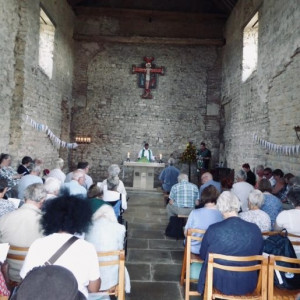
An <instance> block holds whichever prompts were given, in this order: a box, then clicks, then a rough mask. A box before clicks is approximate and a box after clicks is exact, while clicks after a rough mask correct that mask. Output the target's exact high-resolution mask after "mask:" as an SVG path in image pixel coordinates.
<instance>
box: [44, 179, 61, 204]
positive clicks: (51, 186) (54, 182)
mask: <svg viewBox="0 0 300 300" xmlns="http://www.w3.org/2000/svg"><path fill="white" fill-rule="evenodd" d="M44 187H45V190H46V192H47V197H46V200H48V199H52V198H55V197H57V196H58V195H59V192H60V188H61V181H60V180H59V179H57V178H55V177H48V178H46V180H45V183H44Z"/></svg>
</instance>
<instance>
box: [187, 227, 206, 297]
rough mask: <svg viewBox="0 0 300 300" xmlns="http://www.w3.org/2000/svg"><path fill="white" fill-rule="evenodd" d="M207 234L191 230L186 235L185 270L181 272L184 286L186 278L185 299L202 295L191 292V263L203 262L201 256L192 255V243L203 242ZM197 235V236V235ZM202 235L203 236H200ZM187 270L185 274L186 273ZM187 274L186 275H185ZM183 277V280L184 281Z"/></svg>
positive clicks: (200, 230)
mask: <svg viewBox="0 0 300 300" xmlns="http://www.w3.org/2000/svg"><path fill="white" fill-rule="evenodd" d="M204 233H205V230H203V229H195V228H190V229H188V231H187V235H186V245H185V250H184V258H183V268H184V269H183V270H182V271H181V282H182V284H183V282H184V276H185V299H189V297H190V296H198V295H200V294H199V293H198V292H197V291H190V283H191V279H190V274H191V263H193V262H195V263H201V262H203V261H202V260H201V259H200V257H199V256H196V255H193V254H192V253H191V245H192V241H200V242H201V241H202V238H203V235H204ZM195 234H197V236H196V235H195ZM199 234H201V236H198V235H199ZM184 270H185V272H184ZM184 273H185V275H184ZM182 277H183V280H182Z"/></svg>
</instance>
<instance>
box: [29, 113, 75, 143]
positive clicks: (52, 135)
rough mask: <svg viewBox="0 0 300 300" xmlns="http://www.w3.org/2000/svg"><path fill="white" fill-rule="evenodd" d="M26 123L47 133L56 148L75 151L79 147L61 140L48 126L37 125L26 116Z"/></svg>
mask: <svg viewBox="0 0 300 300" xmlns="http://www.w3.org/2000/svg"><path fill="white" fill-rule="evenodd" d="M26 122H27V123H28V124H30V125H31V126H32V127H33V128H34V129H35V130H37V131H43V132H46V134H47V135H48V137H49V139H50V140H51V142H52V144H53V145H54V146H55V147H56V148H60V147H63V148H68V149H75V148H77V147H78V144H77V143H67V142H64V141H62V140H61V139H60V138H58V137H57V136H56V135H55V134H54V133H53V132H52V131H51V130H50V128H49V127H48V126H47V125H44V124H40V123H37V122H36V121H34V120H33V119H31V118H30V117H29V116H28V115H26Z"/></svg>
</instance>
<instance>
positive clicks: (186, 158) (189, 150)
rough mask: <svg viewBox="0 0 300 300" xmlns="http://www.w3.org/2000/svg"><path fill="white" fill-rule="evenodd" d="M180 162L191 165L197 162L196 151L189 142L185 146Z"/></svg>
mask: <svg viewBox="0 0 300 300" xmlns="http://www.w3.org/2000/svg"><path fill="white" fill-rule="evenodd" d="M180 160H181V162H183V163H192V162H195V161H197V150H196V147H195V145H194V144H193V142H189V143H188V144H187V146H186V149H185V150H184V152H183V153H182V154H181V157H180Z"/></svg>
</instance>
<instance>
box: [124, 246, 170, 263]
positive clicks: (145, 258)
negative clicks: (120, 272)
mask: <svg viewBox="0 0 300 300" xmlns="http://www.w3.org/2000/svg"><path fill="white" fill-rule="evenodd" d="M127 261H129V262H132V263H134V262H146V263H150V262H153V261H154V262H156V263H159V262H162V263H172V262H173V259H172V257H171V253H170V252H169V251H165V250H144V249H143V250H140V249H128V254H127Z"/></svg>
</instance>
